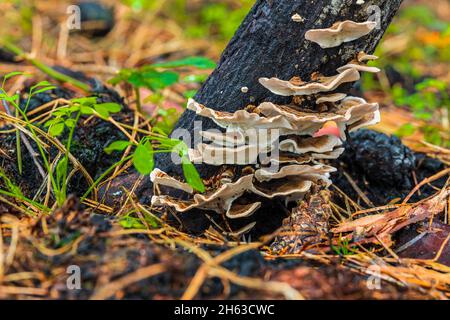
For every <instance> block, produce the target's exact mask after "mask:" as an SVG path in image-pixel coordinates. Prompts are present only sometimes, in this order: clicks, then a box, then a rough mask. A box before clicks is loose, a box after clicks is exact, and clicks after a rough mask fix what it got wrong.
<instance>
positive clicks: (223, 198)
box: [152, 175, 253, 213]
mask: <svg viewBox="0 0 450 320" xmlns="http://www.w3.org/2000/svg"><path fill="white" fill-rule="evenodd" d="M252 187H253V176H252V175H247V176H244V177H241V178H240V179H239V180H237V181H236V182H233V183H227V184H224V185H222V186H221V187H220V188H218V189H217V190H213V191H212V192H207V193H206V194H194V196H193V198H192V199H191V200H179V199H175V198H172V197H169V196H165V195H161V196H153V197H152V204H153V205H155V206H164V205H168V206H170V207H173V208H175V210H177V211H178V212H186V211H189V210H192V209H194V208H200V209H205V210H212V211H216V212H218V213H223V212H227V211H228V210H229V209H230V208H231V205H232V203H233V201H234V200H236V199H237V198H239V197H240V196H242V195H243V194H244V192H245V191H247V190H251V189H252Z"/></svg>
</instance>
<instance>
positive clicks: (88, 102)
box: [71, 97, 97, 106]
mask: <svg viewBox="0 0 450 320" xmlns="http://www.w3.org/2000/svg"><path fill="white" fill-rule="evenodd" d="M71 102H72V103H78V104H81V105H83V106H92V105H94V104H96V103H97V98H96V97H83V98H75V99H72V100H71Z"/></svg>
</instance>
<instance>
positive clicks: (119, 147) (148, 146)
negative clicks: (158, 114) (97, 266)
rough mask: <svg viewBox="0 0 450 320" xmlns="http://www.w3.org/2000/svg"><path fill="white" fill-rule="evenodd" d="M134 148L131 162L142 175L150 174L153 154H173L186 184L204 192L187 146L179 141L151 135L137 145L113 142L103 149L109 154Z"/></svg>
mask: <svg viewBox="0 0 450 320" xmlns="http://www.w3.org/2000/svg"><path fill="white" fill-rule="evenodd" d="M152 141H154V142H156V144H157V148H154V147H153V144H152ZM130 145H132V146H133V147H134V152H133V155H132V156H131V159H132V162H133V165H134V167H135V168H136V170H137V171H138V172H139V173H140V174H142V175H148V174H150V173H151V172H152V170H153V168H154V165H155V162H154V155H155V153H173V152H175V153H176V154H178V156H179V157H180V159H181V166H182V169H183V173H184V177H185V179H186V182H187V183H188V184H189V185H190V186H191V187H192V188H193V189H195V190H197V191H199V192H205V186H204V184H203V181H202V179H201V177H200V175H199V173H198V171H197V169H196V168H195V166H194V165H193V164H192V162H191V161H190V160H189V156H188V151H189V148H188V146H187V145H186V144H185V143H184V142H183V141H180V140H177V139H171V138H169V137H167V136H164V135H163V134H152V135H151V136H147V137H144V138H143V139H142V140H141V141H140V142H139V143H137V144H136V143H132V142H130V141H114V142H113V143H111V144H110V145H109V146H108V147H106V148H105V152H106V153H108V154H110V153H112V152H114V151H124V150H125V149H126V148H127V147H128V146H130Z"/></svg>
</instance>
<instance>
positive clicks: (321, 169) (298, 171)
mask: <svg viewBox="0 0 450 320" xmlns="http://www.w3.org/2000/svg"><path fill="white" fill-rule="evenodd" d="M335 171H336V168H333V167H330V166H326V165H324V164H317V165H314V166H309V165H296V164H294V165H288V166H285V167H282V168H281V169H280V170H279V171H277V172H272V171H271V170H269V169H266V168H261V169H258V170H256V171H255V178H256V180H258V181H259V182H265V181H270V180H274V179H281V178H285V177H290V176H296V177H299V176H301V177H303V178H305V177H308V180H312V181H315V182H316V181H318V180H324V181H325V182H327V183H331V181H329V180H328V177H329V175H330V173H331V172H335ZM305 180H307V179H305Z"/></svg>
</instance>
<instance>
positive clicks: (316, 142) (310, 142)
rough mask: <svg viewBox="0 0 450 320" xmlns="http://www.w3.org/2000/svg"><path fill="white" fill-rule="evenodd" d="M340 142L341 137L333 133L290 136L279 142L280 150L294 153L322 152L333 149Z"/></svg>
mask: <svg viewBox="0 0 450 320" xmlns="http://www.w3.org/2000/svg"><path fill="white" fill-rule="evenodd" d="M341 144H342V142H341V139H339V138H338V137H336V136H333V135H324V136H320V137H307V138H305V137H301V136H290V137H289V138H288V139H286V140H283V141H281V142H280V150H281V151H287V152H292V153H296V154H304V153H308V152H314V153H324V152H330V151H333V149H334V148H335V147H336V146H339V145H341Z"/></svg>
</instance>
